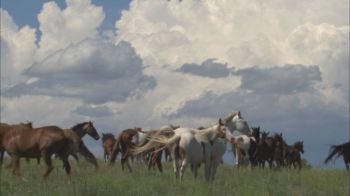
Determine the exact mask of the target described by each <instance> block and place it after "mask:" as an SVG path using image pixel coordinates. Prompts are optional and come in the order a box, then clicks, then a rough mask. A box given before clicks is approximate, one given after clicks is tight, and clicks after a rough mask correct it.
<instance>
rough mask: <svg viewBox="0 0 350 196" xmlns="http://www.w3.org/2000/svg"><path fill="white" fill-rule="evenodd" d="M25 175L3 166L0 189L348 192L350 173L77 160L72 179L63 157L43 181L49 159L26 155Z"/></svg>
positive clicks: (55, 191) (78, 192) (153, 192)
mask: <svg viewBox="0 0 350 196" xmlns="http://www.w3.org/2000/svg"><path fill="white" fill-rule="evenodd" d="M22 162H23V163H22V169H21V171H22V174H23V177H24V178H25V180H21V179H18V178H16V177H14V176H12V174H11V173H10V171H9V170H7V169H2V171H1V174H0V175H1V177H0V178H1V179H0V183H1V184H0V195H50V196H51V195H57V196H58V195H133V196H135V195H191V196H195V195H199V196H204V195H220V196H221V195H254V196H256V195H293V196H295V195H317V196H321V195H325V196H329V195H332V196H333V195H341V196H343V195H348V194H349V190H350V188H349V173H348V172H347V171H345V170H323V169H304V170H301V171H298V170H287V169H283V170H279V171H274V170H269V169H256V170H249V169H236V168H233V167H232V166H229V165H221V166H220V167H219V168H218V172H217V176H216V180H215V181H214V182H213V183H206V182H204V180H203V168H200V173H199V176H198V177H199V178H198V179H197V180H196V181H195V180H194V179H193V177H192V175H191V173H190V171H189V168H187V171H186V174H185V180H184V182H183V183H179V182H178V181H177V180H175V179H174V175H173V173H172V169H171V164H170V163H167V164H166V165H165V172H164V173H163V174H159V173H158V172H155V171H147V170H146V168H145V166H144V165H137V164H136V165H134V168H135V171H134V172H133V173H132V174H129V173H128V172H126V171H125V172H123V171H122V170H121V167H120V165H119V163H116V165H115V166H113V167H109V166H106V165H105V164H104V163H103V162H100V166H101V168H100V169H99V170H98V171H96V170H95V169H94V168H93V167H92V166H91V165H88V164H87V163H85V162H84V161H81V163H80V164H79V166H78V165H77V164H76V162H75V161H71V162H72V171H73V175H72V181H71V182H70V183H67V182H66V181H65V174H64V171H63V169H62V168H61V165H62V163H60V162H55V169H54V170H53V172H52V173H51V175H50V177H49V180H48V182H43V180H42V178H41V176H42V174H43V173H44V171H45V170H44V165H43V163H42V165H36V163H35V161H32V162H31V163H30V164H26V163H25V162H24V161H22Z"/></svg>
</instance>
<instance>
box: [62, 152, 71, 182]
mask: <svg viewBox="0 0 350 196" xmlns="http://www.w3.org/2000/svg"><path fill="white" fill-rule="evenodd" d="M62 162H63V167H64V170H65V171H66V174H67V179H68V181H70V179H71V176H70V172H71V166H70V164H69V161H68V156H63V157H62Z"/></svg>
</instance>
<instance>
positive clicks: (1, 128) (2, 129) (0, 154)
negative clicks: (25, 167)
mask: <svg viewBox="0 0 350 196" xmlns="http://www.w3.org/2000/svg"><path fill="white" fill-rule="evenodd" d="M17 126H24V127H27V128H30V129H31V128H33V125H32V122H27V123H20V124H18V125H10V124H7V123H0V167H1V166H2V163H3V160H4V154H5V148H4V146H3V142H2V139H3V137H4V135H5V133H6V132H8V131H10V130H11V129H12V128H15V127H17ZM38 160H40V159H38ZM39 162H40V161H38V163H39ZM8 167H11V164H10V165H9V166H8Z"/></svg>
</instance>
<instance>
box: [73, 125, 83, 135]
mask: <svg viewBox="0 0 350 196" xmlns="http://www.w3.org/2000/svg"><path fill="white" fill-rule="evenodd" d="M83 127H84V124H81V125H77V126H75V127H73V128H72V130H73V131H74V132H75V133H76V134H77V135H78V136H79V137H80V138H83V137H84V136H85V134H86V131H85V130H84V128H83Z"/></svg>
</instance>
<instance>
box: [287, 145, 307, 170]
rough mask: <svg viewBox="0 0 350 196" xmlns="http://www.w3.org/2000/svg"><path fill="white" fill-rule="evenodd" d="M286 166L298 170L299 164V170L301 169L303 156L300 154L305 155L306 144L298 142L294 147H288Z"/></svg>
mask: <svg viewBox="0 0 350 196" xmlns="http://www.w3.org/2000/svg"><path fill="white" fill-rule="evenodd" d="M285 153H286V155H285V156H286V165H287V166H288V167H289V168H290V167H291V166H292V165H293V167H294V168H296V164H298V166H299V169H301V166H302V165H301V155H300V153H304V142H303V141H298V142H295V143H294V145H293V146H288V145H287V146H286V152H285Z"/></svg>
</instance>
